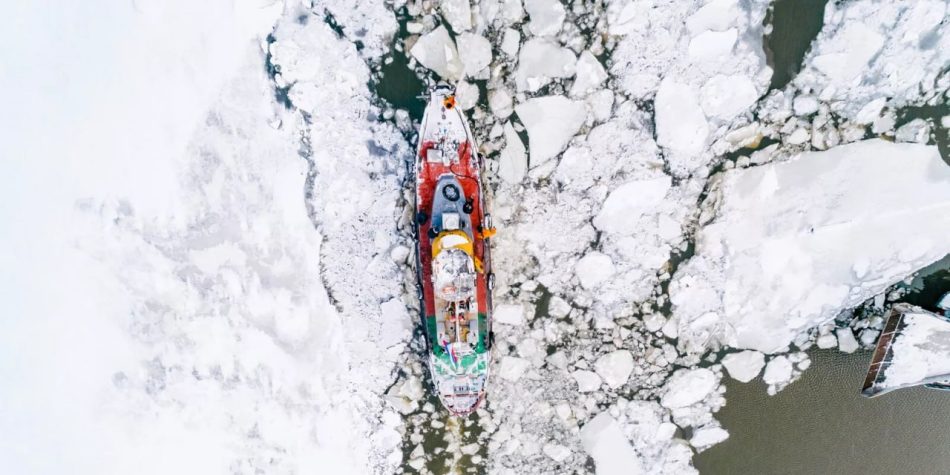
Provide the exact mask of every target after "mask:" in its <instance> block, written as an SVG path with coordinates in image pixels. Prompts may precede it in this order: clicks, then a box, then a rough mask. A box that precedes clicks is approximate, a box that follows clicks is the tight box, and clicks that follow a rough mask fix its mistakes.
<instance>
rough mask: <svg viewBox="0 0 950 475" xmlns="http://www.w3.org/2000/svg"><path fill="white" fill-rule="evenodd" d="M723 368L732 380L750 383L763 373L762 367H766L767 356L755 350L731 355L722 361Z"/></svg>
mask: <svg viewBox="0 0 950 475" xmlns="http://www.w3.org/2000/svg"><path fill="white" fill-rule="evenodd" d="M722 366H723V367H725V368H726V371H728V372H729V376H732V379H735V380H736V381H739V382H742V383H748V382H749V381H752V380H753V379H755V377H756V376H758V375H759V372H760V371H762V367H763V366H765V355H763V354H762V353H760V352H758V351H754V350H747V351H742V352H739V353H730V354H728V355H726V356H725V357H724V358H723V359H722Z"/></svg>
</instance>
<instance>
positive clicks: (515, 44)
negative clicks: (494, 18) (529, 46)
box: [501, 28, 521, 58]
mask: <svg viewBox="0 0 950 475" xmlns="http://www.w3.org/2000/svg"><path fill="white" fill-rule="evenodd" d="M520 48H521V33H519V32H518V30H516V29H514V28H505V36H504V37H503V38H502V40H501V51H502V52H504V53H505V54H507V55H508V56H509V57H512V58H514V57H515V56H516V55H517V54H518V50H519V49H520Z"/></svg>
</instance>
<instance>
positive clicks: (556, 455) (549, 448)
mask: <svg viewBox="0 0 950 475" xmlns="http://www.w3.org/2000/svg"><path fill="white" fill-rule="evenodd" d="M541 451H542V452H544V455H547V456H548V457H551V460H554V461H555V462H558V463H560V462H563V461H565V460H567V458H568V457H570V456H571V449H569V448H567V447H565V446H563V445H561V444H553V443H552V444H544V448H542V449H541Z"/></svg>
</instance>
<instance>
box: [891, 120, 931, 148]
mask: <svg viewBox="0 0 950 475" xmlns="http://www.w3.org/2000/svg"><path fill="white" fill-rule="evenodd" d="M894 138H895V139H897V141H898V142H916V143H927V140H929V139H930V124H928V123H927V121H926V120H924V119H914V120H912V121H910V122H908V123H906V124H904V125H902V126H900V127H898V129H897V132H896V133H895V134H894Z"/></svg>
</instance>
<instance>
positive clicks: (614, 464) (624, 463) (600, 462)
mask: <svg viewBox="0 0 950 475" xmlns="http://www.w3.org/2000/svg"><path fill="white" fill-rule="evenodd" d="M581 446H583V447H584V450H585V451H586V452H587V453H588V454H589V455H590V456H591V458H592V459H594V466H595V467H596V470H597V475H629V474H631V473H642V472H643V466H642V464H641V463H640V459H639V458H638V457H637V453H636V452H635V451H634V450H633V447H632V446H631V445H630V441H629V440H627V436H625V435H624V434H623V430H622V429H621V427H620V424H618V423H617V421H616V420H614V418H613V417H610V414H608V413H606V412H602V413H600V414H598V415H597V417H595V418H593V419H591V420H590V422H588V423H587V424H584V427H583V428H582V429H581Z"/></svg>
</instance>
